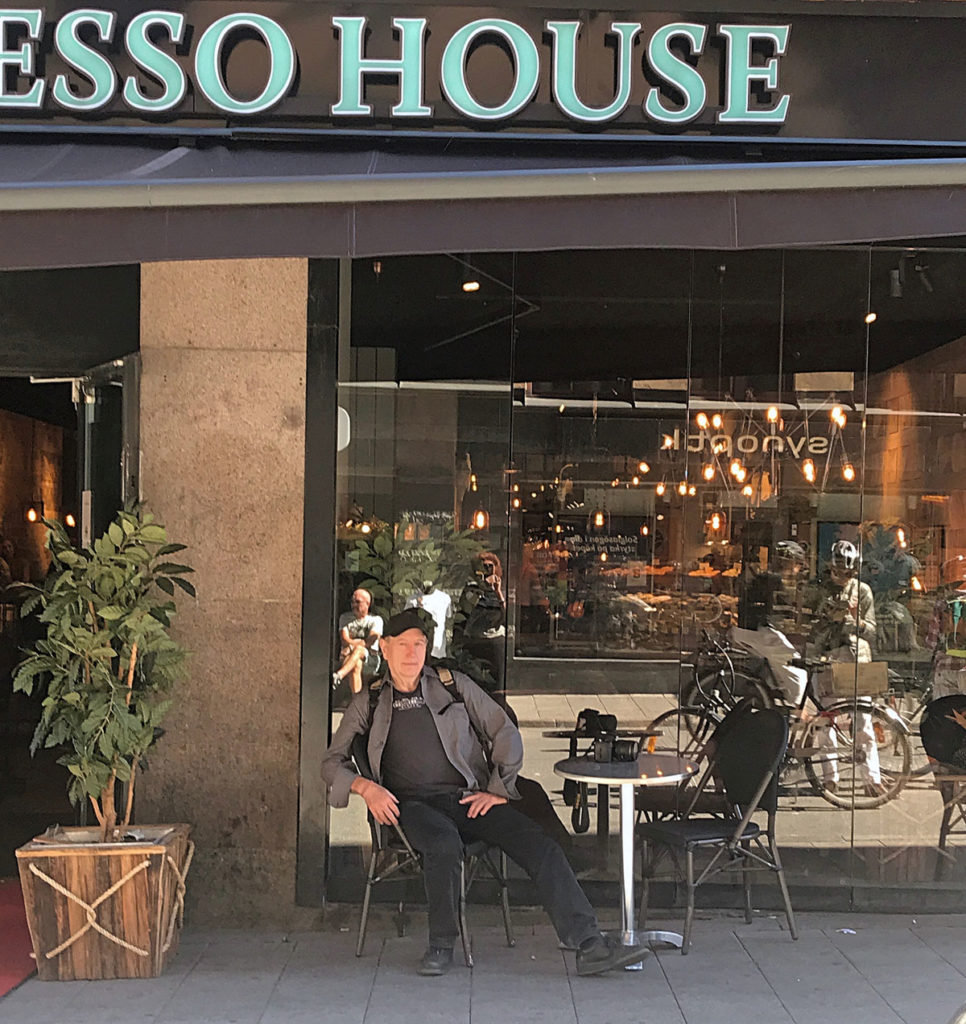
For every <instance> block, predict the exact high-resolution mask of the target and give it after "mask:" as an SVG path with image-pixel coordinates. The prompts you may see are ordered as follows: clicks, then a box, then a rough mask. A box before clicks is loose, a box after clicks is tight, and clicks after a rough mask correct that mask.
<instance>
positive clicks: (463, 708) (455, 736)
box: [322, 667, 523, 807]
mask: <svg viewBox="0 0 966 1024" xmlns="http://www.w3.org/2000/svg"><path fill="white" fill-rule="evenodd" d="M420 678H421V682H422V685H423V698H424V699H425V701H426V704H427V705H428V706H429V709H430V710H431V711H432V712H433V721H434V722H435V723H436V728H437V729H438V730H439V738H440V739H441V740H442V742H443V750H444V751H445V752H446V756H447V757H448V758H449V760H450V763H451V764H452V765H453V767H454V768H455V769H456V770H457V771H458V772H461V773H462V775H463V777H464V778H465V779H466V788H467V790H468V791H469V792H475V791H486V792H488V793H495V794H496V795H497V796H504V797H507V799H509V800H518V799H519V798H520V794H519V793H518V792H517V785H516V783H517V775H518V773H519V771H520V768H521V767H522V765H523V740H522V739H521V738H520V730H519V729H517V727H516V726H515V725H514V724H513V723H512V722H511V721H510V719H509V718H508V717H507V715H506V712H504V710H503V709H502V708H501V707H500V706H499V705H498V704H496V702H495V701H493V700H492V699H491V698H490V697H489V696H488V695H487V694H486V693H484V692H483V690H481V689H480V688H479V687H478V686H477V685H476V683H474V682H473V680H472V679H470V677H469V676H466V675H464V674H463V673H462V672H454V673H453V687H455V689H456V690H458V691H459V695H460V697H461V698H462V701H457V700H456V699H455V696H454V694H453V693H451V692H450V690H451V688H450V687H447V686H444V685H443V684H442V683H441V682H440V679H439V676H438V675H437V674H436V671H435V669H431V668H428V667H427V668H424V669H423V673H422V676H421V677H420ZM392 695H393V688H392V686H391V685H390V683H389V680H388V678H387V680H386V683H385V685H383V687H382V689H381V691H380V693H379V697H378V700H377V702H376V706H375V709H374V710H373V715H372V728H371V729H370V728H369V691H368V689H366V688H364V689H363V690H362V691H361V692H360V693H357V694H356V695H355V696H354V697H353V698H352V703H351V704H350V705H349V706H348V707H347V708H346V710H345V714H344V715H343V716H342V722H341V724H340V725H339V728H338V729H337V730H336V733H335V735H334V736H333V737H332V743H331V745H330V746H329V749H328V750H327V751H326V752H325V756H324V757H323V759H322V778H323V779H324V780H325V784H326V785H327V786H328V787H329V804H330V805H331V806H332V807H345V806H346V805H347V804H348V802H349V792H350V787H351V786H352V782H353V780H354V779H355V778H356V776H357V775H358V774H359V773H358V772H357V771H356V769H355V766H354V765H353V763H352V741H353V739H354V738H355V737H356V736H360V735H363V734H365V732H366V731H367V730H368V732H369V742H368V751H369V765H370V767H371V768H372V774H373V778H374V779H375V780H376V782H379V783H380V784H381V782H382V773H381V767H382V752H383V749H384V748H385V746H386V737H387V736H388V735H389V724H390V722H391V721H392V700H393V697H392ZM474 726H475V729H474ZM476 730H479V733H480V735H482V736H485V737H486V738H487V740H488V741H489V744H490V757H489V763H487V756H486V754H485V753H484V751H483V747H482V746H481V744H480V740H479V737H478V736H477V733H476ZM490 764H492V768H491V767H490Z"/></svg>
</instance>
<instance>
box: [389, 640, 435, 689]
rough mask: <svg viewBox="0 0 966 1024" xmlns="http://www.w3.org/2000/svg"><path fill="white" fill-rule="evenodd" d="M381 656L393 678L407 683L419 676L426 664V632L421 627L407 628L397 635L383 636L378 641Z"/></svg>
mask: <svg viewBox="0 0 966 1024" xmlns="http://www.w3.org/2000/svg"><path fill="white" fill-rule="evenodd" d="M379 646H380V648H381V649H382V656H383V657H384V658H385V659H386V664H387V665H388V666H389V674H390V675H391V676H392V677H393V679H395V680H397V681H399V682H403V683H409V682H412V681H414V680H415V679H418V678H419V674H420V673H421V672H422V670H423V665H425V664H426V648H427V642H426V634H425V633H424V632H423V631H422V630H421V629H407V630H406V631H405V632H404V633H400V634H399V636H384V637H383V638H382V640H381V641H380V642H379Z"/></svg>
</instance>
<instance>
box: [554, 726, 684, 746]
mask: <svg viewBox="0 0 966 1024" xmlns="http://www.w3.org/2000/svg"><path fill="white" fill-rule="evenodd" d="M573 734H574V731H573V729H544V730H543V732H542V733H540V735H541V736H543V738H544V739H547V740H569V739H570V737H571V736H573ZM616 734H617V735H618V736H639V737H640V738H641V739H645V740H646V739H648V738H649V737H651V736H663V735H664V734H663V733H662V732H661V730H660V729H633V728H627V729H618V730H617V732H616ZM592 739H593V737H592V736H578V737H577V742H578V743H579V742H581V741H582V740H583V741H587V740H592Z"/></svg>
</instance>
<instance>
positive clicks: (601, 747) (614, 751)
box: [593, 733, 641, 764]
mask: <svg viewBox="0 0 966 1024" xmlns="http://www.w3.org/2000/svg"><path fill="white" fill-rule="evenodd" d="M640 752H641V743H640V740H634V739H627V740H619V739H618V738H617V736H616V735H615V734H614V733H608V734H605V735H602V736H598V737H596V738H595V739H594V746H593V754H594V760H595V761H597V762H598V763H599V764H609V763H610V762H612V761H620V762H625V763H626V762H629V761H636V760H637V758H638V755H639V754H640Z"/></svg>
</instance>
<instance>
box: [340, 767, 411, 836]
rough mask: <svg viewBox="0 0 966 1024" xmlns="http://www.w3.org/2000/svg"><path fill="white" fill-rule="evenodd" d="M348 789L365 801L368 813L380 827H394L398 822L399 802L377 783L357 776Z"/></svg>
mask: <svg viewBox="0 0 966 1024" xmlns="http://www.w3.org/2000/svg"><path fill="white" fill-rule="evenodd" d="M350 788H351V790H352V792H353V793H358V794H359V796H361V797H362V799H363V800H365V802H366V807H368V808H369V813H370V814H371V815H372V816H373V817H374V818H375V819H376V821H378V822H379V824H380V825H395V824H396V822H398V821H399V801H398V800H397V799H396V798H395V797H394V796H393V795H392V793H390V792H389V790H388V789H386V788H384V787H383V786H380V785H379V783H378V782H373V781H372V779H364V778H363V777H362V776H361V775H359V776H357V777H356V778H355V779H354V780H353V782H352V786H351V787H350Z"/></svg>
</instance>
